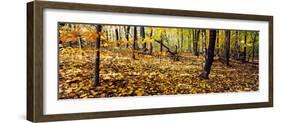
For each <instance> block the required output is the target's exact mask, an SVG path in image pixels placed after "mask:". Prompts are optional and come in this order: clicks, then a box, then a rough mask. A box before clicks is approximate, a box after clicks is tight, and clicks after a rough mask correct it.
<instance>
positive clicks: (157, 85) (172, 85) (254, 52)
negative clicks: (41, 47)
mask: <svg viewBox="0 0 281 123" xmlns="http://www.w3.org/2000/svg"><path fill="white" fill-rule="evenodd" d="M101 27H102V28H101V31H97V25H90V24H71V23H62V24H60V25H59V45H60V48H59V54H58V55H59V63H58V64H59V73H58V75H59V81H58V82H59V98H60V99H74V98H75V99H76V98H100V97H125V96H153V95H177V94H202V93H226V92H248V91H257V90H259V77H258V74H259V73H258V70H259V69H258V32H244V31H230V32H229V37H227V36H225V35H226V34H227V33H225V32H224V31H223V30H199V29H198V31H197V30H195V29H185V28H161V27H143V28H142V27H134V26H122V25H116V26H115V25H101ZM210 31H213V35H210ZM214 31H215V32H214ZM214 33H216V34H215V35H214ZM196 36H198V37H196ZM212 36H215V37H212ZM245 37H246V38H245ZM226 38H229V43H225V42H226V41H227V39H226ZM245 40H247V42H246V43H245ZM98 44H99V45H100V47H97V45H98ZM210 45H214V49H213V53H214V56H213V62H212V64H211V67H210V73H209V74H208V77H207V78H202V77H201V75H202V72H204V69H205V66H206V63H208V60H207V59H208V58H210V56H209V52H212V51H210V50H211V49H210ZM227 45H229V49H227V48H228V47H227ZM195 46H196V47H197V48H195ZM244 46H246V50H244ZM97 52H98V53H97ZM196 52H198V54H197V53H196ZM226 52H229V56H227V55H225V54H226ZM244 52H245V53H246V56H245V58H246V59H244V56H243V53H244ZM97 54H99V55H97ZM96 59H98V60H96ZM227 59H228V60H229V61H228V62H229V64H226V61H227ZM243 60H246V62H245V63H243ZM97 61H98V64H97ZM96 68H98V70H99V74H98V75H97V74H96V73H95V69H96ZM95 76H99V77H98V78H99V81H98V83H99V85H98V86H93V83H95V80H94V78H95Z"/></svg>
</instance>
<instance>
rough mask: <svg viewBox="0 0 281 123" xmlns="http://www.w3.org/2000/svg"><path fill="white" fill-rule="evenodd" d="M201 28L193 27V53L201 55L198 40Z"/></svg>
mask: <svg viewBox="0 0 281 123" xmlns="http://www.w3.org/2000/svg"><path fill="white" fill-rule="evenodd" d="M199 33H200V30H199V29H193V54H194V55H195V56H199V52H198V40H199Z"/></svg>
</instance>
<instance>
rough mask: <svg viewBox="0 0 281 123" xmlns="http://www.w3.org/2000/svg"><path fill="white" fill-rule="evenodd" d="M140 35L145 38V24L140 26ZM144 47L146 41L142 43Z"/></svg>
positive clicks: (143, 47) (144, 47)
mask: <svg viewBox="0 0 281 123" xmlns="http://www.w3.org/2000/svg"><path fill="white" fill-rule="evenodd" d="M140 35H141V37H142V40H144V39H145V29H144V26H141V27H140ZM142 49H146V42H144V43H143V44H142Z"/></svg>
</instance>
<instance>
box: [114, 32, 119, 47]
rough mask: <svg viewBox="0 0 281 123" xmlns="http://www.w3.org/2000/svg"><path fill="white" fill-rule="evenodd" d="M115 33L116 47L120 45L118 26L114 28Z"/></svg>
mask: <svg viewBox="0 0 281 123" xmlns="http://www.w3.org/2000/svg"><path fill="white" fill-rule="evenodd" d="M115 35H116V46H117V47H120V44H119V40H120V39H119V31H118V28H116V29H115Z"/></svg>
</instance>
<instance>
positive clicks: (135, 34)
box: [133, 26, 137, 60]
mask: <svg viewBox="0 0 281 123" xmlns="http://www.w3.org/2000/svg"><path fill="white" fill-rule="evenodd" d="M136 44H137V27H136V26H135V27H134V42H133V59H134V60H135V59H136V56H135V50H136Z"/></svg>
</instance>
